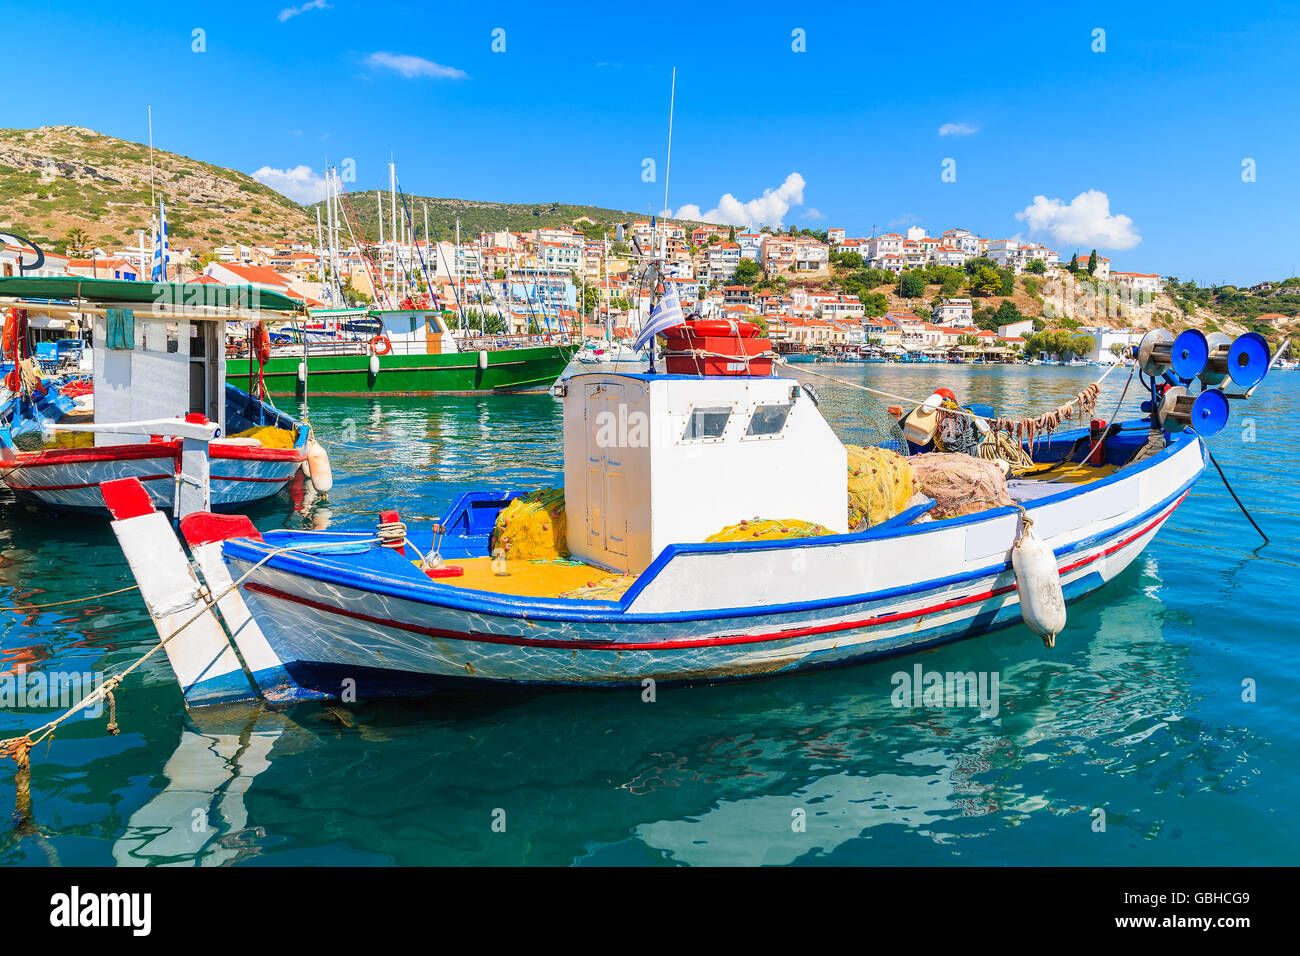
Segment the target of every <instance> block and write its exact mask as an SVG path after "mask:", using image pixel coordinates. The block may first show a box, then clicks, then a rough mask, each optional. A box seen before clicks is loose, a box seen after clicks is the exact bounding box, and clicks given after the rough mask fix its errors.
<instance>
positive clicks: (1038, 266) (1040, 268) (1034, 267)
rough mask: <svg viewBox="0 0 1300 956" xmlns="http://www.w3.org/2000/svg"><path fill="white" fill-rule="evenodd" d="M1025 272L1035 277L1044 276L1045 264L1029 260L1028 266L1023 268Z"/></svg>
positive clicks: (1040, 261)
mask: <svg viewBox="0 0 1300 956" xmlns="http://www.w3.org/2000/svg"><path fill="white" fill-rule="evenodd" d="M1025 271H1026V272H1032V273H1033V274H1034V275H1036V276H1041V275H1045V274H1046V273H1047V263H1046V262H1044V261H1043V260H1042V259H1030V260H1029V265H1027V266H1025Z"/></svg>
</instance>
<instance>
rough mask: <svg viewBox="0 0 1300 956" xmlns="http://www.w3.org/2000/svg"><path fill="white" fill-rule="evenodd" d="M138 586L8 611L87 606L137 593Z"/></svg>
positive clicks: (29, 605) (19, 607)
mask: <svg viewBox="0 0 1300 956" xmlns="http://www.w3.org/2000/svg"><path fill="white" fill-rule="evenodd" d="M138 590H140V585H138V584H132V585H131V586H130V587H125V588H118V589H117V590H116V591H104V592H103V593H102V594H90V595H87V596H86V597H79V598H72V599H71V600H68V601H51V602H50V603H49V604H24V605H21V606H19V605H17V604H15V605H14V606H13V607H12V608H10V609H9V610H11V611H39V610H42V609H44V608H47V607H64V606H66V605H68V604H88V603H90V602H91V601H98V600H99V599H100V598H106V597H112V596H113V595H114V594H125V593H126V592H127V591H138Z"/></svg>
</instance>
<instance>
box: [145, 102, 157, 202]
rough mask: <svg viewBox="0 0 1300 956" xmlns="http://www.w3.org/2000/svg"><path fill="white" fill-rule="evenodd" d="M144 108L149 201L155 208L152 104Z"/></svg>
mask: <svg viewBox="0 0 1300 956" xmlns="http://www.w3.org/2000/svg"><path fill="white" fill-rule="evenodd" d="M146 109H148V111H149V203H150V205H152V206H153V207H154V209H155V210H156V209H157V208H158V197H157V196H156V195H155V194H154V186H153V106H148V107H146Z"/></svg>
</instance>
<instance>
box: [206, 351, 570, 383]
mask: <svg viewBox="0 0 1300 956" xmlns="http://www.w3.org/2000/svg"><path fill="white" fill-rule="evenodd" d="M577 350H578V346H576V345H541V346H536V347H531V348H519V349H501V350H498V351H491V352H487V353H486V354H487V368H484V369H481V368H479V353H478V352H453V353H451V354H447V355H396V354H390V355H380V356H378V358H379V374H378V375H371V374H370V356H369V355H312V356H309V357H308V359H307V391H308V394H309V395H481V394H496V393H508V392H538V391H545V390H546V389H547V388H549V387H550V386H551V384H552V383H553V382H554V381H555V380H556V379H557V378H559V375H560V373H561V372H562V371H564V367H565V366H566V365H568V364H569V359H570V358H571V357H572V356H573V353H574V352H576V351H577ZM301 361H302V359H301V358H297V357H290V356H281V357H276V358H272V359H270V360H269V361H267V363H266V368H265V369H264V370H263V373H262V374H263V376H264V377H265V380H266V387H267V390H268V391H269V392H270V393H271V394H272V395H301V394H302V383H300V382H299V381H298V365H299V363H300V362H301ZM249 365H250V363H249V360H248V359H246V358H232V359H227V360H226V378H227V380H228V381H230V382H231V383H232V384H234V385H236V386H238V387H239V388H246V387H247V386H248V384H249V381H248V379H249ZM253 373H254V374H256V368H255V367H254V369H253Z"/></svg>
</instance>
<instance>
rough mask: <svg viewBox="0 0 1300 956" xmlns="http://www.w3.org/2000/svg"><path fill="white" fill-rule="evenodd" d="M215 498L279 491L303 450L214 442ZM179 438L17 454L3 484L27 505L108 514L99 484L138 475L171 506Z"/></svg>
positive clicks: (242, 499)
mask: <svg viewBox="0 0 1300 956" xmlns="http://www.w3.org/2000/svg"><path fill="white" fill-rule="evenodd" d="M210 457H211V469H212V477H211V485H210V487H211V498H212V507H213V508H214V510H218V511H219V510H224V509H229V508H235V507H238V506H240V505H245V504H250V503H252V502H254V501H260V500H262V499H263V498H269V497H271V496H272V495H276V494H278V493H279V492H280V491H281V490H282V489H283V488H284V487H285V486H286V485H287V484H288V483H289V482H290V481H291V480H292V479H293V476H294V472H295V471H297V470H298V467H299V464H300V462H302V461H303V460H304V455H303V453H302V451H301V450H299V449H276V448H259V449H251V448H245V447H243V446H230V447H228V448H227V449H225V450H223V449H222V447H221V445H220V444H219V443H218V444H214V445H213V446H212V453H211V456H210ZM180 460H181V443H180V442H179V441H170V442H153V443H149V444H133V445H110V446H107V447H103V448H77V449H66V450H64V449H58V450H52V451H40V452H19V453H18V457H17V458H16V459H14V460H11V461H7V462H5V463H3V464H0V468H3V469H5V475H4V483H5V484H6V485H8V486H9V489H10V490H11V491H12V492H13V493H14V496H15V497H16V498H17V499H18V500H19V501H21V502H23V503H24V504H28V505H31V506H33V507H36V508H40V509H43V510H49V511H67V512H78V513H90V514H99V515H104V516H106V515H107V514H108V512H107V510H106V509H105V506H104V498H103V495H102V494H101V493H100V490H99V486H100V485H101V484H103V483H104V482H106V481H114V480H116V479H119V478H137V479H139V480H140V482H141V483H142V484H143V485H144V487H145V489H146V490H147V491H148V492H149V497H150V499H151V500H152V501H153V503H154V505H155V507H157V508H159V509H161V510H170V509H171V507H172V503H173V501H174V499H175V494H176V475H177V473H178V471H179V468H180Z"/></svg>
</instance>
